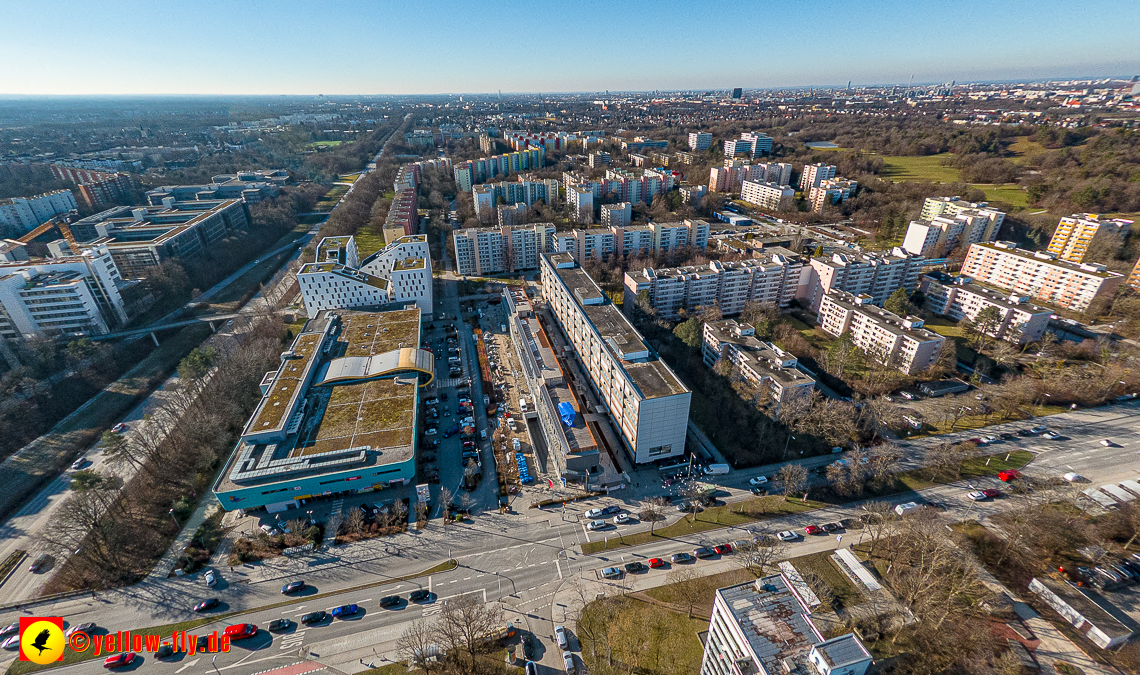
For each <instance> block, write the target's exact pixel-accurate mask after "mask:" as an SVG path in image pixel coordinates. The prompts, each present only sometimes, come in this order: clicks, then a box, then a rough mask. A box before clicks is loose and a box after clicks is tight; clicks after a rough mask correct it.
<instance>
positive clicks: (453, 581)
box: [447, 579, 459, 584]
mask: <svg viewBox="0 0 1140 675" xmlns="http://www.w3.org/2000/svg"><path fill="white" fill-rule="evenodd" d="M457 581H459V579H452V580H451V581H449V582H447V583H449V584H454V583H455V582H457Z"/></svg>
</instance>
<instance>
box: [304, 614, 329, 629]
mask: <svg viewBox="0 0 1140 675" xmlns="http://www.w3.org/2000/svg"><path fill="white" fill-rule="evenodd" d="M328 618H329V613H328V612H309V613H308V614H306V615H304V616H302V617H301V623H303V624H305V625H306V626H311V625H313V624H314V623H321V622H322V621H325V620H327V619H328Z"/></svg>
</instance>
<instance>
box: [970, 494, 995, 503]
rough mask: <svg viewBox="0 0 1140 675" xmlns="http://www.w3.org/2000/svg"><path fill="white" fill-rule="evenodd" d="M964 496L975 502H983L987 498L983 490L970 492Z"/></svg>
mask: <svg viewBox="0 0 1140 675" xmlns="http://www.w3.org/2000/svg"><path fill="white" fill-rule="evenodd" d="M966 496H967V497H969V498H970V499H971V500H973V501H975V502H984V501H986V500H987V499H989V497H987V496H986V493H984V492H971V493H969V494H967V495H966Z"/></svg>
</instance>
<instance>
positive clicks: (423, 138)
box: [404, 129, 435, 148]
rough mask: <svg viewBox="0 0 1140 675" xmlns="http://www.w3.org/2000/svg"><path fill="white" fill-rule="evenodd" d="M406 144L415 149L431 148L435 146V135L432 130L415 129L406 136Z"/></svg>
mask: <svg viewBox="0 0 1140 675" xmlns="http://www.w3.org/2000/svg"><path fill="white" fill-rule="evenodd" d="M404 143H407V144H408V145H410V146H411V147H413V148H423V147H428V148H430V147H432V146H433V145H435V134H433V133H432V132H431V129H413V130H411V131H409V132H407V133H405V134H404Z"/></svg>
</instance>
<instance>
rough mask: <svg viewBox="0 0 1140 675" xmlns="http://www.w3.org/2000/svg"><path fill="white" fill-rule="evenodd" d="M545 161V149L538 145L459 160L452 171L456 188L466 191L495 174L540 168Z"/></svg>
mask: <svg viewBox="0 0 1140 675" xmlns="http://www.w3.org/2000/svg"><path fill="white" fill-rule="evenodd" d="M545 162H546V149H545V148H543V147H542V146H541V145H539V146H537V147H531V148H527V149H525V150H519V151H517V152H508V153H506V154H504V155H495V156H493V157H483V158H481V159H472V160H468V161H466V162H460V163H459V164H456V165H455V167H454V169H452V172H453V173H454V175H455V186H456V188H457V189H459V190H462V191H464V192H466V191H468V190H470V189H471V188H472V187H473V186H474V185H476V184H477V183H483V182H485V181H489V180H491V179H492V178H495V177H496V176H506V175H508V174H511V173H520V172H523V171H533V170H535V169H540V168H542V166H543V164H544V163H545Z"/></svg>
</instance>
